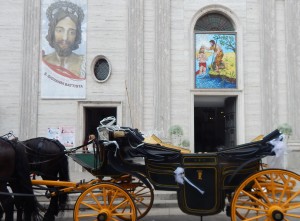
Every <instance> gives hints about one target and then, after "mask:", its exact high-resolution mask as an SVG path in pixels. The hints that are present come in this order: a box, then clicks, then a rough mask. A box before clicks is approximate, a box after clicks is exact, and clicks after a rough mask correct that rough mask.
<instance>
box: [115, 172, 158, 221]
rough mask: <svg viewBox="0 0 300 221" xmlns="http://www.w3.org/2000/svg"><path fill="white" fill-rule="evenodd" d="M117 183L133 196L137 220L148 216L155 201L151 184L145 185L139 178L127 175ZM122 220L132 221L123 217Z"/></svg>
mask: <svg viewBox="0 0 300 221" xmlns="http://www.w3.org/2000/svg"><path fill="white" fill-rule="evenodd" d="M117 183H118V184H119V185H120V186H121V187H122V188H123V189H125V190H126V191H127V192H128V193H129V194H130V195H131V197H132V199H133V201H134V203H135V207H136V212H137V219H138V220H139V219H141V218H143V217H144V216H146V215H147V213H148V212H149V211H150V209H151V208H152V205H153V201H154V192H153V188H152V186H151V185H150V184H149V183H144V182H143V181H141V180H140V179H139V178H137V177H134V176H128V175H125V176H124V177H123V178H121V179H120V180H119V182H117ZM122 218H123V220H125V221H130V220H129V219H127V218H126V217H123V216H122Z"/></svg>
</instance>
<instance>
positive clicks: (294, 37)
mask: <svg viewBox="0 0 300 221" xmlns="http://www.w3.org/2000/svg"><path fill="white" fill-rule="evenodd" d="M285 14H286V33H285V34H286V50H287V52H286V56H287V59H286V60H287V76H288V80H287V87H288V90H287V91H288V96H287V97H288V123H289V124H290V125H291V126H292V129H293V136H292V137H291V139H292V141H293V142H299V141H300V126H299V125H300V117H299V116H300V95H299V88H300V56H299V53H300V51H299V50H300V45H299V42H300V1H298V0H285ZM282 34H284V33H282Z"/></svg>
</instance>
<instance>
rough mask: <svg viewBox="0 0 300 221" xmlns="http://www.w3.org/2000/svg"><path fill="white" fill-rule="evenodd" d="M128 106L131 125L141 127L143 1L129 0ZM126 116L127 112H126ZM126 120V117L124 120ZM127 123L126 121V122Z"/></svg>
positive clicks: (142, 103)
mask: <svg viewBox="0 0 300 221" xmlns="http://www.w3.org/2000/svg"><path fill="white" fill-rule="evenodd" d="M126 85H127V93H128V107H129V111H130V112H129V114H130V116H129V117H130V120H131V122H130V124H131V126H133V127H135V128H138V129H143V117H144V116H143V108H144V102H143V97H144V1H143V0H129V7H128V77H127V82H126ZM127 116H128V114H127ZM126 121H127V122H128V119H127V120H126ZM127 124H128V123H127Z"/></svg>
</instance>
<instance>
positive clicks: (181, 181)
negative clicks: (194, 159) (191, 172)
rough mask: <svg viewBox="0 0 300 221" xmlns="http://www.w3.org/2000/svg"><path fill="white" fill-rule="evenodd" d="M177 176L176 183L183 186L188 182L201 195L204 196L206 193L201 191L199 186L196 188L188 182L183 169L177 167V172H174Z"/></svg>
mask: <svg viewBox="0 0 300 221" xmlns="http://www.w3.org/2000/svg"><path fill="white" fill-rule="evenodd" d="M174 175H175V181H176V182H177V183H179V184H181V185H183V184H184V181H186V182H188V183H189V184H190V185H191V186H192V187H194V188H195V189H196V190H198V191H199V192H200V193H201V194H204V193H205V192H204V191H203V190H201V189H199V188H198V187H197V186H195V185H194V184H193V183H192V182H191V181H189V180H188V178H186V177H185V176H184V169H183V168H182V167H177V168H176V170H175V171H174Z"/></svg>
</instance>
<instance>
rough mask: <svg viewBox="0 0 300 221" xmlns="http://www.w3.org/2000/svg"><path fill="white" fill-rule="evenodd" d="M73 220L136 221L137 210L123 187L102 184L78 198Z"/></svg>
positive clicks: (91, 188)
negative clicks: (125, 220) (124, 219)
mask: <svg viewBox="0 0 300 221" xmlns="http://www.w3.org/2000/svg"><path fill="white" fill-rule="evenodd" d="M120 217H122V218H120ZM73 218H74V220H75V221H89V220H93V221H94V220H96V221H110V220H112V221H118V220H123V218H126V219H128V220H132V221H136V208H135V204H134V202H133V200H132V198H131V196H130V195H129V194H128V193H127V192H126V191H125V190H123V189H122V188H121V187H119V186H118V185H116V184H110V183H101V184H97V185H95V186H92V187H90V188H88V189H87V190H85V191H84V192H83V193H82V194H81V195H80V196H79V197H78V199H77V201H76V204H75V207H74V213H73Z"/></svg>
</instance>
